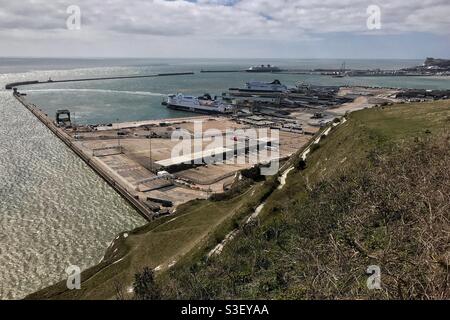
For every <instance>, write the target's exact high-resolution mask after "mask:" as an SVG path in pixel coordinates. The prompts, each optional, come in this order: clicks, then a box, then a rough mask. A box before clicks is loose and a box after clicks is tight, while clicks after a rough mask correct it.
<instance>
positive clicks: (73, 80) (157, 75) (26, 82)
mask: <svg viewBox="0 0 450 320" xmlns="http://www.w3.org/2000/svg"><path fill="white" fill-rule="evenodd" d="M193 74H195V73H194V72H172V73H157V74H149V75H137V76H116V77H96V78H81V79H64V80H51V79H49V80H47V81H38V80H32V81H21V82H11V83H8V84H6V85H5V89H6V90H11V89H13V88H15V87H20V86H27V85H34V84H49V83H66V82H83V81H102V80H123V79H139V78H156V77H171V76H187V75H193Z"/></svg>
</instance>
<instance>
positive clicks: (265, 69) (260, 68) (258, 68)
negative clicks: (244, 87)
mask: <svg viewBox="0 0 450 320" xmlns="http://www.w3.org/2000/svg"><path fill="white" fill-rule="evenodd" d="M246 71H247V72H280V71H281V69H280V68H278V67H275V66H271V65H270V64H268V65H267V66H265V65H263V64H262V65H260V66H254V67H250V68H248V69H247V70H246Z"/></svg>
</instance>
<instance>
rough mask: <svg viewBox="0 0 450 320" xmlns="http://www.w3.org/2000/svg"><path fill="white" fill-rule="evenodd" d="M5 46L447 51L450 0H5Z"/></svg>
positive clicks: (161, 53)
mask: <svg viewBox="0 0 450 320" xmlns="http://www.w3.org/2000/svg"><path fill="white" fill-rule="evenodd" d="M0 56H4V57H5V56H8V57H26V56H32V57H140V58H151V57H170V58H369V59H373V58H399V59H423V58H425V57H440V58H450V1H449V0H401V1H400V0H390V1H387V0H378V1H374V0H369V1H365V0H320V1H311V0H172V1H167V0H126V1H125V0H20V1H10V0H0Z"/></svg>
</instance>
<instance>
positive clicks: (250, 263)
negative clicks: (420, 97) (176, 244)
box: [158, 102, 450, 299]
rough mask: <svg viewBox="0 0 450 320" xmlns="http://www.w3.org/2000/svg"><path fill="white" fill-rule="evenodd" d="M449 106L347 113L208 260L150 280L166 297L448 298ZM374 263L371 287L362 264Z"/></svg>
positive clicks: (413, 106)
mask: <svg viewBox="0 0 450 320" xmlns="http://www.w3.org/2000/svg"><path fill="white" fill-rule="evenodd" d="M449 116H450V104H449V103H448V102H436V103H432V104H417V105H397V106H394V107H392V108H384V109H382V108H379V109H374V110H364V111H361V112H357V113H355V114H352V115H351V116H350V118H349V121H347V122H346V123H345V124H343V125H342V126H341V127H339V128H338V129H336V130H334V131H333V132H332V133H331V134H330V135H329V136H328V137H327V138H326V139H324V140H323V141H321V142H320V148H317V149H316V150H315V151H314V153H312V154H311V155H310V157H309V158H308V160H307V164H306V166H305V164H303V163H302V164H300V161H299V160H298V158H295V159H293V160H292V163H293V164H294V166H295V164H297V165H296V167H297V168H298V169H297V170H294V171H293V172H292V174H290V175H289V176H288V181H287V184H286V185H285V187H284V188H283V189H282V190H280V191H274V192H273V193H272V194H271V195H270V196H269V198H268V199H267V202H266V207H265V209H264V210H263V212H262V218H261V219H260V221H259V223H257V224H253V225H252V226H247V227H245V228H242V232H241V233H240V234H239V235H238V236H237V237H235V238H234V240H233V241H232V242H230V243H229V244H228V245H227V246H226V247H225V248H224V250H223V251H222V253H221V255H220V256H218V257H214V258H211V259H208V260H204V259H203V260H198V261H193V262H192V263H190V264H185V265H181V266H177V267H175V268H173V269H171V270H170V272H168V273H166V274H165V275H163V276H162V277H160V278H159V279H158V281H159V282H160V283H161V284H163V286H162V287H163V288H164V290H163V292H162V297H163V298H166V299H167V298H168V299H230V298H231V299H236V298H238V299H261V298H262V299H350V298H357V299H410V298H412V299H445V298H450V290H449V285H450V283H449V265H450V247H449V243H450V234H449V230H450V229H449V228H450V225H449V219H450V214H449V203H450V137H449V133H448V131H447V128H449V124H450V117H449ZM371 265H377V266H379V267H380V269H381V282H382V283H381V290H369V289H368V287H367V280H368V274H366V272H367V268H368V267H369V266H371Z"/></svg>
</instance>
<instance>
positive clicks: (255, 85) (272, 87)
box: [229, 80, 288, 94]
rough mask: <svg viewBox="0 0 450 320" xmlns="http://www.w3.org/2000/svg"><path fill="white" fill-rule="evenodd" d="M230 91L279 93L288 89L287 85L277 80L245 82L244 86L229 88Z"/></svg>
mask: <svg viewBox="0 0 450 320" xmlns="http://www.w3.org/2000/svg"><path fill="white" fill-rule="evenodd" d="M229 90H230V92H231V93H250V94H261V93H263V94H264V93H269V94H273V93H275V94H280V93H283V92H286V91H288V87H287V86H285V85H284V84H281V82H280V81H279V80H274V81H272V82H262V81H250V82H247V83H246V84H245V88H243V89H240V88H230V89H229Z"/></svg>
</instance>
